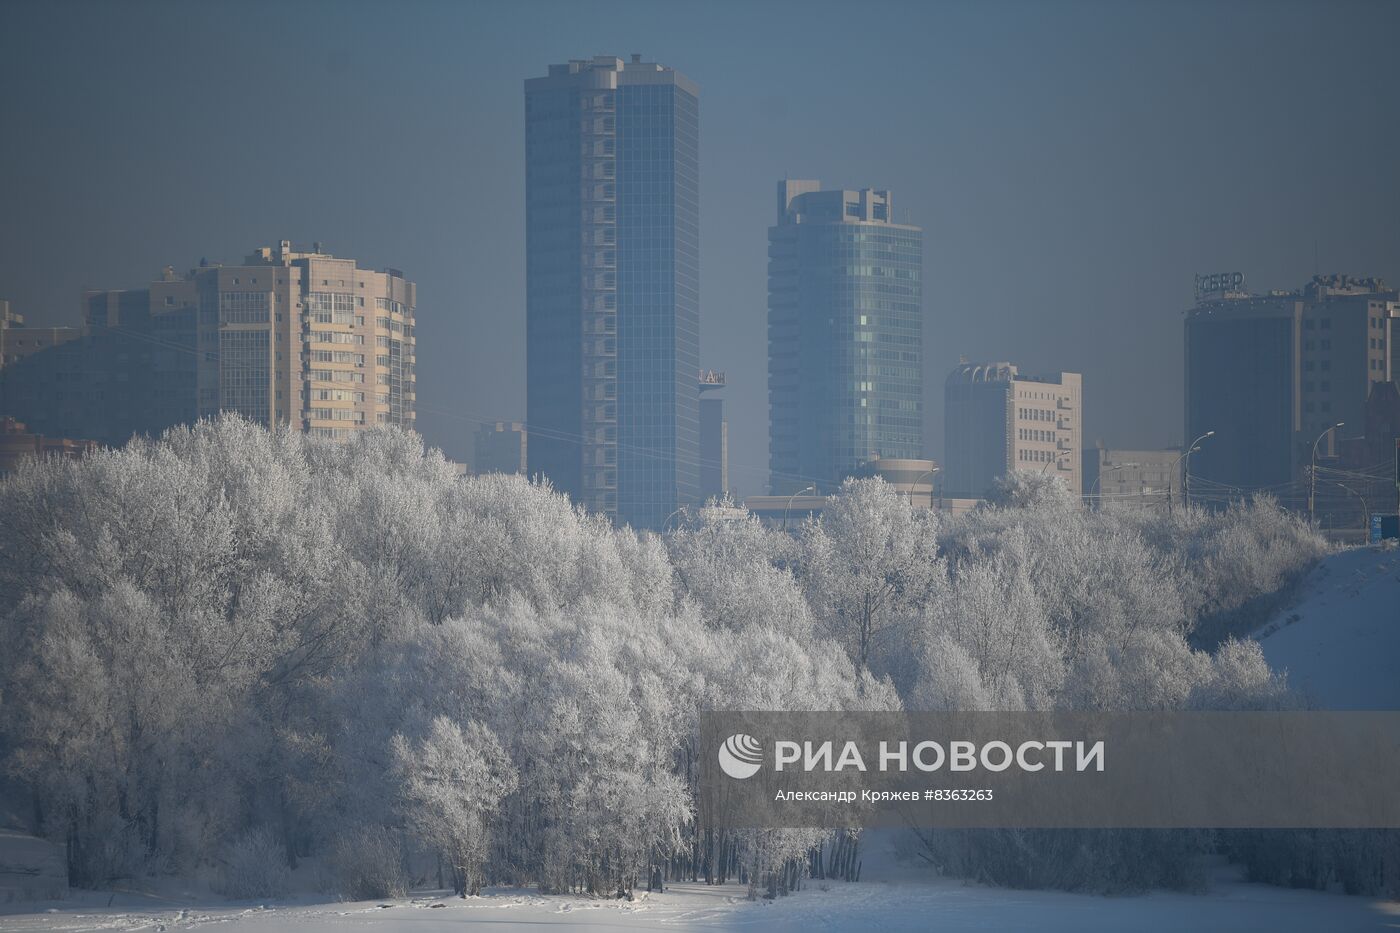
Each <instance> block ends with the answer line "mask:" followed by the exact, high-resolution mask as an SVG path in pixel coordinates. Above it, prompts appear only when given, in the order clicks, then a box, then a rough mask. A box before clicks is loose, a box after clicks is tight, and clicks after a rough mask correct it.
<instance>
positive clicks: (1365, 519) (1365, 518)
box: [1337, 483, 1371, 541]
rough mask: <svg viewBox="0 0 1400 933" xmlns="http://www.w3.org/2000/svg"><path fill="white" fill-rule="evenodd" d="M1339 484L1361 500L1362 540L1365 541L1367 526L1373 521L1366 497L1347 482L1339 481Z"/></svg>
mask: <svg viewBox="0 0 1400 933" xmlns="http://www.w3.org/2000/svg"><path fill="white" fill-rule="evenodd" d="M1337 485H1338V486H1340V487H1342V488H1343V489H1345V490H1346V491H1347V492H1349V493H1351V494H1352V495H1353V496H1355V497H1356V498H1358V499H1360V500H1361V540H1362V541H1365V540H1366V527H1367V526H1368V525H1369V524H1370V523H1371V509H1370V507H1369V506H1368V505H1367V504H1366V497H1365V496H1363V495H1362V494H1361V493H1359V492H1357V491H1356V490H1355V489H1352V488H1351V487H1350V486H1348V485H1347V484H1346V483H1337Z"/></svg>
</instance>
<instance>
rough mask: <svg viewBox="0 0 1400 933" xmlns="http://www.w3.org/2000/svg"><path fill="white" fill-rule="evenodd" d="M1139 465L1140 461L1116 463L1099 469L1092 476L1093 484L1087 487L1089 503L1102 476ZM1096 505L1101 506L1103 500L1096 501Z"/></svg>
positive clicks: (1092, 499)
mask: <svg viewBox="0 0 1400 933" xmlns="http://www.w3.org/2000/svg"><path fill="white" fill-rule="evenodd" d="M1139 466H1142V464H1141V463H1120V464H1118V465H1117V466H1115V467H1109V468H1108V469H1107V470H1100V471H1099V475H1098V476H1095V477H1094V485H1092V486H1090V487H1089V501H1090V502H1091V503H1092V502H1093V501H1094V490H1095V489H1098V488H1099V483H1101V482H1102V481H1103V478H1104V477H1105V476H1106V475H1108V474H1109V473H1112V472H1113V471H1114V470H1126V469H1127V468H1128V467H1139ZM1098 506H1099V508H1103V502H1102V501H1100V502H1099V503H1098Z"/></svg>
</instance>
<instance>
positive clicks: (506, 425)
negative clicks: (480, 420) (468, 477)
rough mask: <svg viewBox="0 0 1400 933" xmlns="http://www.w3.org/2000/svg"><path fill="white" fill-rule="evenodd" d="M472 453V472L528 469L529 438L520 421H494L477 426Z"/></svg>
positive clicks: (507, 471)
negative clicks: (493, 422)
mask: <svg viewBox="0 0 1400 933" xmlns="http://www.w3.org/2000/svg"><path fill="white" fill-rule="evenodd" d="M475 441H476V443H475V445H474V446H475V449H474V451H473V457H472V472H474V473H527V472H528V471H529V465H530V460H529V452H530V445H529V438H528V436H527V434H526V432H525V425H523V424H521V423H520V422H519V421H497V422H496V423H495V424H483V425H482V426H481V427H479V428H477V430H476V439H475Z"/></svg>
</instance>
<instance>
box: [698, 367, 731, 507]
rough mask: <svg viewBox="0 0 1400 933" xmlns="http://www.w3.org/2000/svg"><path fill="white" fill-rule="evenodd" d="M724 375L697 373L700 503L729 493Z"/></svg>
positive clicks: (727, 432) (727, 426) (727, 425)
mask: <svg viewBox="0 0 1400 933" xmlns="http://www.w3.org/2000/svg"><path fill="white" fill-rule="evenodd" d="M724 386H725V376H724V373H721V372H715V371H714V370H713V369H705V370H701V371H700V499H701V501H702V502H709V501H710V500H711V499H722V498H724V496H725V495H727V494H728V493H729V422H728V421H726V420H725V418H724V398H723V397H722V396H720V395H719V391H720V390H721V389H723V388H724Z"/></svg>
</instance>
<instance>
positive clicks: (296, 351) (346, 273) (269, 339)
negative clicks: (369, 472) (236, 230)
mask: <svg viewBox="0 0 1400 933" xmlns="http://www.w3.org/2000/svg"><path fill="white" fill-rule="evenodd" d="M415 291H416V290H415V286H414V284H413V283H412V282H409V281H406V280H405V279H404V277H403V274H402V273H401V272H399V271H398V270H396V269H386V270H384V271H382V272H376V271H372V270H370V269H364V268H361V267H360V266H359V265H358V264H357V263H356V261H355V260H353V259H343V258H337V257H335V256H333V255H331V254H329V253H326V252H323V251H322V250H321V248H320V244H316V245H315V246H314V247H313V248H312V249H310V250H305V249H298V248H293V246H292V244H291V242H290V241H288V240H283V241H282V242H281V243H280V244H279V245H278V246H276V247H263V248H260V249H258V250H256V251H254V252H253V253H252V254H250V255H249V256H248V257H247V258H246V259H245V260H244V261H243V263H242V264H241V265H236V266H223V265H212V264H208V263H201V265H200V267H199V268H197V269H193V270H191V271H190V272H188V273H186V274H184V275H179V274H177V273H176V272H175V271H174V269H173V268H167V269H166V271H165V273H164V275H162V277H161V278H160V279H159V280H158V281H156V282H153V283H151V285H150V287H149V289H148V293H149V303H148V305H147V308H148V314H149V317H150V319H152V320H155V319H157V318H159V317H161V316H167V315H168V316H171V317H172V319H173V318H174V317H176V316H178V315H189V316H192V317H193V319H194V327H193V331H194V333H193V336H194V343H195V348H196V357H197V365H196V377H195V381H196V387H195V390H196V392H197V401H196V411H197V413H198V415H199V416H200V417H207V416H211V415H214V414H217V413H218V412H221V411H233V412H237V413H239V414H241V415H243V416H244V417H246V418H248V419H249V420H252V421H256V422H258V423H260V424H266V425H273V424H287V425H293V426H295V427H297V428H298V429H300V430H304V431H306V432H308V433H310V434H314V435H318V436H322V437H330V438H335V439H340V440H344V439H346V438H348V437H350V436H351V435H352V434H353V433H354V432H356V431H361V430H364V429H366V428H370V427H373V426H375V425H383V424H397V425H402V426H404V427H413V424H414V408H415V399H416V395H415V377H414V367H415V362H416V360H415V353H414V343H415V336H414V313H415V309H416V294H415ZM133 296H134V297H137V298H144V297H145V296H144V295H143V294H142V292H137V291H108V292H89V293H88V295H87V296H86V308H87V314H88V323H89V325H90V326H94V327H101V326H109V327H117V326H122V324H124V323H125V322H124V321H122V320H121V317H122V312H121V311H120V310H119V309H120V308H121V306H122V305H123V304H131V303H132V302H131V301H130V298H131V297H133ZM137 303H140V304H143V305H146V302H145V301H139V302H137ZM142 310H146V309H145V308H143V309H142Z"/></svg>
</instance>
